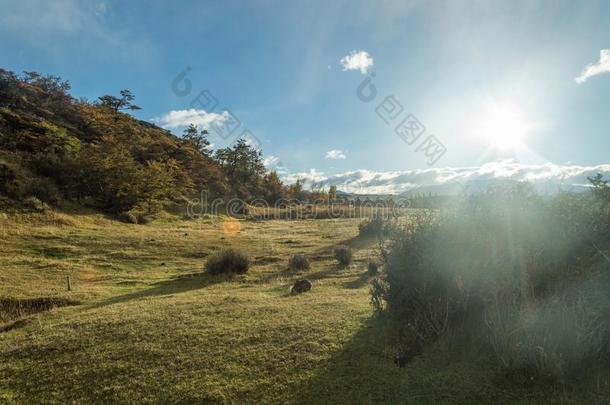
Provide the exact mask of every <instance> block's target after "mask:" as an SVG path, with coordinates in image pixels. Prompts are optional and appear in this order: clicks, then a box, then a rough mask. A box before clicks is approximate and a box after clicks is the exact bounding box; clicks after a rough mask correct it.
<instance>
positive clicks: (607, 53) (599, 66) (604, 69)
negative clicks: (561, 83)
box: [574, 49, 610, 84]
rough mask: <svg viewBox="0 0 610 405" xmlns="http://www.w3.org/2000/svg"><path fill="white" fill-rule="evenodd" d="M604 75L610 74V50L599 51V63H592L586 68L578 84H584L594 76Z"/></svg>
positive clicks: (578, 79)
mask: <svg viewBox="0 0 610 405" xmlns="http://www.w3.org/2000/svg"><path fill="white" fill-rule="evenodd" d="M602 73H610V49H602V50H601V51H599V62H597V63H592V64H590V65H588V66H587V67H585V68H584V69H583V71H582V72H581V73H580V76H578V77H577V78H576V79H574V80H576V83H578V84H582V83H584V82H586V81H587V80H588V79H589V78H591V77H593V76H597V75H600V74H602Z"/></svg>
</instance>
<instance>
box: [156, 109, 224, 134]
mask: <svg viewBox="0 0 610 405" xmlns="http://www.w3.org/2000/svg"><path fill="white" fill-rule="evenodd" d="M228 118H229V113H228V112H227V111H224V112H223V113H215V112H206V111H205V110H197V109H195V108H191V109H188V110H173V111H169V112H167V113H165V114H163V115H162V116H161V117H155V118H152V119H151V121H152V122H154V123H155V124H157V125H160V126H161V127H163V128H166V129H172V128H178V127H182V126H188V125H189V124H194V125H197V126H198V127H203V128H208V127H209V126H210V124H211V123H213V122H219V123H222V122H224V121H226V120H227V119H228Z"/></svg>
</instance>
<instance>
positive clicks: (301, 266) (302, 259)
mask: <svg viewBox="0 0 610 405" xmlns="http://www.w3.org/2000/svg"><path fill="white" fill-rule="evenodd" d="M309 267H310V265H309V259H307V256H305V255H304V254H303V253H297V254H294V255H292V256H290V260H288V268H289V269H290V270H308V269H309Z"/></svg>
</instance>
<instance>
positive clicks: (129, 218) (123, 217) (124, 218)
mask: <svg viewBox="0 0 610 405" xmlns="http://www.w3.org/2000/svg"><path fill="white" fill-rule="evenodd" d="M117 219H118V220H119V221H121V222H124V223H126V224H137V223H138V217H136V216H135V215H133V214H132V213H131V212H120V213H119V214H118V215H117Z"/></svg>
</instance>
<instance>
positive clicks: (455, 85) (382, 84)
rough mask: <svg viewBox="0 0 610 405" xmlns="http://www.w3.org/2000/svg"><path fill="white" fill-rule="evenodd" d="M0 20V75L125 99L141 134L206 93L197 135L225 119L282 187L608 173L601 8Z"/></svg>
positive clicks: (31, 5)
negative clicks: (410, 125) (180, 84)
mask: <svg viewBox="0 0 610 405" xmlns="http://www.w3.org/2000/svg"><path fill="white" fill-rule="evenodd" d="M0 9H1V10H2V13H1V14H0V50H1V52H0V66H1V67H3V68H6V69H10V70H13V71H17V72H20V71H23V70H36V71H40V72H42V73H50V74H57V75H60V76H62V77H64V78H66V79H68V80H69V81H70V82H71V84H72V88H73V94H74V95H75V96H83V97H87V98H88V99H91V100H94V99H96V98H97V97H98V96H100V95H103V94H109V93H110V94H117V93H118V92H119V90H121V89H124V88H128V89H130V90H132V91H133V92H134V93H135V95H136V97H137V103H138V104H139V105H140V106H141V107H142V110H141V111H138V112H137V113H136V115H137V116H138V117H139V118H142V119H146V120H155V121H156V122H158V123H159V124H160V125H165V126H168V127H171V129H172V130H173V131H174V132H176V133H180V132H181V127H180V126H179V125H178V124H180V123H184V122H183V121H184V119H186V118H185V117H188V116H189V114H188V111H187V110H189V109H191V108H193V105H192V101H193V99H194V97H196V95H197V94H199V92H201V91H203V90H209V91H210V92H211V93H212V94H213V95H214V97H215V98H216V99H217V100H218V102H219V104H218V106H217V108H216V110H215V111H206V110H205V109H200V110H201V111H197V114H198V115H197V116H198V117H199V119H200V120H201V121H200V122H201V123H211V122H212V121H214V120H220V121H219V122H222V119H223V117H226V115H223V114H224V113H223V112H224V111H225V110H227V109H228V110H229V111H231V112H232V114H234V115H235V116H236V117H237V118H238V119H239V120H240V122H241V127H240V128H239V129H238V130H236V132H235V134H234V135H237V134H238V133H241V131H242V130H243V129H248V130H250V131H251V133H252V134H254V136H255V137H256V139H258V140H259V141H260V144H261V146H262V149H263V152H264V154H265V156H267V157H268V162H270V164H273V162H275V164H276V165H278V164H279V165H280V166H281V167H280V169H281V170H282V171H283V172H284V173H285V176H286V177H287V178H289V177H290V176H293V177H294V175H295V174H296V173H298V174H299V175H301V176H304V177H310V178H312V179H319V180H320V179H322V180H324V179H329V178H335V179H339V178H344V177H345V176H347V177H350V174H351V176H352V177H354V176H356V177H358V178H360V179H361V180H362V179H368V180H371V181H372V180H375V179H376V181H377V182H380V183H383V181H382V180H383V179H384V178H385V179H387V178H395V177H396V176H397V173H398V174H400V173H424V172H425V173H435V176H436V177H435V179H436V180H435V181H437V182H438V181H439V180H438V179H439V178H441V179H442V178H444V177H442V176H441V175H440V174H439V173H441V172H443V173H446V170H449V169H452V168H473V169H472V172H473V173H479V172H480V170H481V167H487V168H489V167H494V168H497V167H502V168H503V169H502V170H503V171H504V172H506V170H505V169H506V167H507V166H510V167H514V165H515V164H517V165H522V167H538V168H540V167H544V168H553V169H548V170H549V173H551V174H552V173H557V171H559V173H565V170H572V171H571V172H570V173H572V174H573V172H574V170H576V169H574V168H575V167H576V168H581V169H582V170H581V172H582V173H589V172H593V171H604V172H605V171H606V170H608V171H609V172H610V167H607V166H605V164H606V163H610V162H608V151H610V136H608V131H609V129H610V114H609V113H608V105H609V103H610V74H609V73H608V70H610V54H608V55H607V58H606V59H604V58H603V57H602V56H600V51H602V50H605V49H610V24H608V21H610V3H608V2H603V1H600V2H595V1H588V2H574V1H558V0H557V1H548V2H547V1H526V2H519V1H510V2H509V1H506V2H494V1H480V2H479V1H447V2H443V1H434V2H428V1H354V0H351V1H339V0H336V1H307V2H292V1H263V0H260V1H249V2H246V1H222V2H220V1H174V2H171V3H170V2H161V1H130V2H120V1H111V0H103V1H95V0H94V1H77V0H57V1H53V2H51V1H42V0H41V1H34V0H20V1H18V2H16V1H12V0H11V1H9V0H0ZM354 56H355V58H354V59H349V58H348V59H344V58H346V57H354ZM342 59H343V63H342ZM600 59H601V60H600ZM346 67H347V68H346ZM187 68H190V70H189V71H188V75H187V78H188V80H189V81H190V83H191V85H192V89H191V92H190V93H189V94H188V95H183V96H180V95H178V94H176V93H175V92H174V91H173V90H172V81H173V80H174V78H175V77H176V76H177V75H178V74H179V73H180V72H183V71H184V70H185V69H187ZM587 69H588V70H587ZM372 73H373V74H374V75H375V77H374V78H373V81H372V83H373V85H374V86H375V88H376V89H377V97H376V99H375V100H373V101H372V102H369V103H365V102H363V101H361V100H360V99H359V98H358V97H357V94H356V89H357V87H358V85H359V84H360V83H361V82H362V81H363V80H364V79H366V78H367V77H370V75H371V74H372ZM583 74H584V75H583ZM577 78H579V80H578V81H577V80H576V79H577ZM386 96H394V97H395V100H397V101H398V102H400V104H401V105H402V106H403V108H404V110H403V113H402V114H404V115H400V116H399V118H397V119H398V120H399V119H400V117H402V116H406V115H407V114H409V113H410V114H413V115H414V116H415V117H416V118H417V119H418V120H419V122H420V123H421V124H423V125H424V126H425V133H424V134H423V135H422V136H421V137H420V138H419V139H418V141H417V142H415V143H413V144H412V145H408V144H407V143H405V142H404V141H403V139H401V138H400V137H399V136H398V135H396V133H394V127H395V124H396V122H398V121H392V123H391V124H386V123H385V122H384V121H383V119H382V118H380V117H379V116H378V115H377V114H376V107H377V106H378V105H379V104H380V103H381V102H382V101H383V100H384V98H385V97H386ZM172 112H173V113H172ZM214 113H215V114H214ZM190 116H192V115H190ZM498 134H499V135H498ZM513 134H517V135H515V136H513ZM429 135H434V136H435V137H436V139H437V141H438V142H440V143H441V144H442V146H443V147H444V149H446V152H445V153H444V154H443V155H442V156H441V157H440V158H439V159H438V160H436V161H435V162H434V163H433V164H429V163H430V160H431V159H430V158H429V157H427V156H425V154H424V153H422V151H421V150H420V151H417V150H416V149H417V147H418V145H419V144H420V143H421V142H423V141H424V140H425V139H427V137H428V136H429ZM516 138H518V139H517V140H518V142H517V141H516V140H515V139H516ZM211 140H212V142H213V143H214V144H215V145H217V146H221V145H223V144H225V143H227V142H230V141H232V140H234V136H230V137H228V138H227V139H221V138H219V137H218V136H216V135H213V136H212V139H211ZM274 157H275V159H274ZM494 162H496V163H494ZM497 162H504V166H502V165H500V166H498V164H497ZM570 168H572V169H570ZM388 173H389V174H388ZM582 173H581V174H582ZM341 176H343V177H341ZM392 176H394V177H392ZM293 177H292V178H293ZM433 177H434V176H433ZM581 177H582V176H581ZM350 178H351V177H350Z"/></svg>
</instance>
